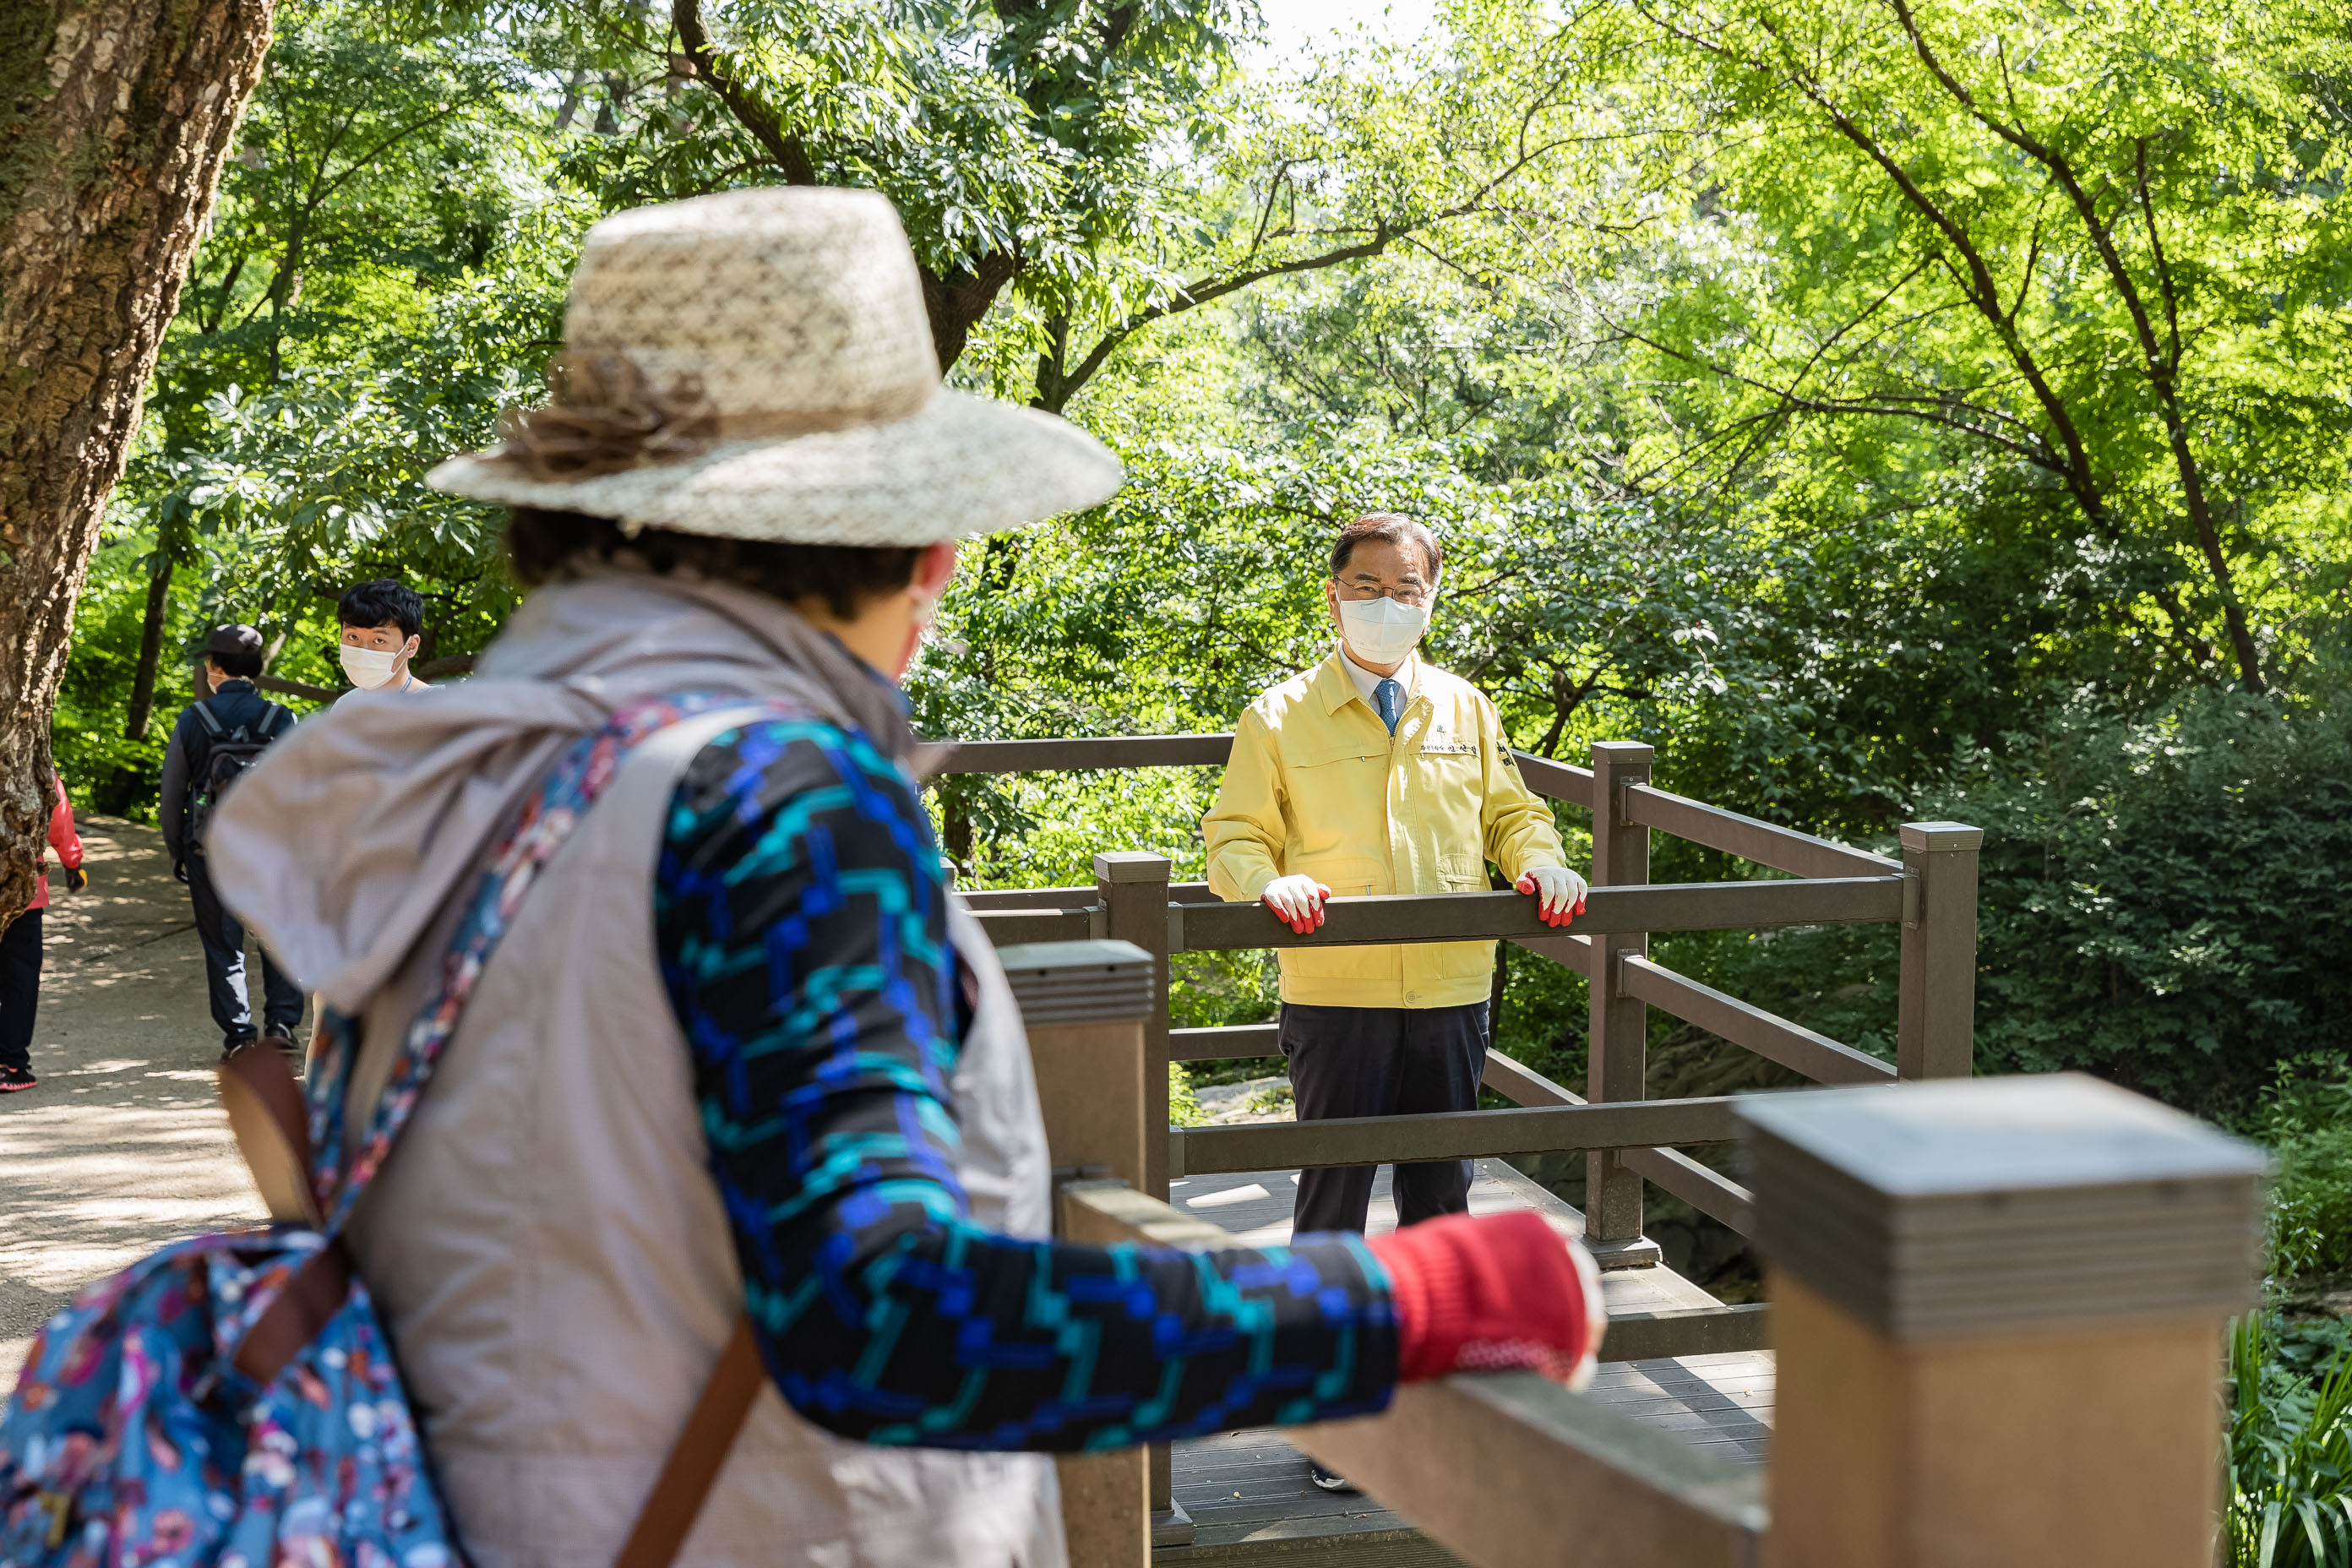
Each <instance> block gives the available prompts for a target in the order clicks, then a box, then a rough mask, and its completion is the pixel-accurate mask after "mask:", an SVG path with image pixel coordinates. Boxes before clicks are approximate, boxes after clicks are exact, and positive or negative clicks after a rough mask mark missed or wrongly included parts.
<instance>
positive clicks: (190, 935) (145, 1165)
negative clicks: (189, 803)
mask: <svg viewBox="0 0 2352 1568" xmlns="http://www.w3.org/2000/svg"><path fill="white" fill-rule="evenodd" d="M79 820H80V824H81V835H82V843H83V845H84V846H85V847H87V849H88V851H89V861H88V865H89V889H87V890H85V891H83V892H80V893H67V892H64V891H63V890H62V882H60V883H59V884H58V888H59V891H58V898H57V901H56V902H54V903H53V904H51V905H50V907H49V910H48V914H47V932H46V948H47V953H46V959H45V963H46V968H45V972H44V973H43V976H42V983H41V1008H40V1014H39V1026H38V1028H37V1030H36V1032H35V1034H34V1036H33V1070H34V1072H35V1073H37V1075H38V1076H39V1078H40V1080H41V1084H40V1087H39V1088H38V1089H30V1090H28V1091H26V1092H25V1093H23V1094H12V1095H9V1096H7V1097H5V1099H0V1389H6V1388H11V1387H14V1386H15V1384H16V1368H17V1364H18V1363H20V1362H21V1361H22V1360H23V1358H24V1354H25V1350H26V1342H27V1340H28V1339H29V1338H30V1336H31V1335H32V1333H33V1331H34V1330H35V1329H37V1328H38V1327H39V1326H40V1323H41V1321H42V1320H43V1319H44V1318H46V1317H47V1316H48V1314H49V1313H51V1312H52V1311H54V1310H57V1308H58V1306H59V1305H61V1304H62V1303H63V1302H64V1300H66V1298H67V1297H68V1295H69V1294H71V1293H72V1292H73V1291H74V1290H76V1289H79V1288H80V1287H81V1286H83V1285H86V1284H88V1283H89V1281H91V1280H93V1279H98V1278H100V1277H101V1276H103V1275H105V1274H108V1273H110V1272H112V1271H113V1270H114V1269H117V1268H121V1267H122V1266H123V1265H124V1264H126V1263H129V1262H131V1261H132V1260H133V1259H135V1258H139V1257H141V1256H142V1254H145V1253H147V1252H150V1251H152V1250H153V1249H154V1248H155V1247H159V1246H161V1245H163V1243H164V1242H166V1241H170V1240H172V1239H173V1238H174V1237H182V1236H186V1235H188V1234H190V1233H191V1232H194V1231H200V1230H214V1229H218V1228H221V1227H223V1226H230V1225H238V1224H244V1223H247V1222H250V1221H252V1220H255V1219H257V1218H259V1217H260V1213H261V1209H260V1205H259V1203H258V1201H257V1199H256V1198H255V1196H254V1193H253V1187H252V1184H251V1183H249V1182H248V1181H247V1179H246V1174H245V1166H244V1163H243V1162H241V1161H240V1160H239V1159H238V1158H237V1154H236V1147H235V1145H233V1144H232V1143H231V1142H229V1136H228V1124H227V1122H226V1121H225V1120H224V1119H223V1117H222V1115H221V1111H220V1108H219V1105H218V1102H217V1101H216V1100H215V1099H214V1096H213V1064H214V1063H215V1062H216V1061H217V1060H218V1059H219V1058H220V1037H219V1035H218V1033H217V1032H216V1031H215V1029H214V1027H213V1024H212V1019H211V1017H210V1016H208V1014H207V1012H206V1010H205V976H204V957H203V953H202V951H201V950H200V949H199V948H198V947H197V945H196V933H195V928H194V922H193V921H192V920H191V919H190V917H189V913H188V894H187V889H184V888H183V887H181V886H180V884H179V883H177V882H175V881H173V879H172V868H171V862H170V860H169V859H168V858H165V856H164V854H163V839H162V837H161V836H160V835H158V834H157V833H156V832H155V830H154V829H153V828H151V827H140V826H133V825H132V824H131V823H127V822H122V821H120V820H118V819H116V818H113V817H104V816H90V815H88V814H83V815H82V816H80V818H79ZM247 968H248V970H250V969H251V968H252V965H251V963H247ZM256 988H257V989H258V983H257V984H256Z"/></svg>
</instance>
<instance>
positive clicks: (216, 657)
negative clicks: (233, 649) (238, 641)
mask: <svg viewBox="0 0 2352 1568" xmlns="http://www.w3.org/2000/svg"><path fill="white" fill-rule="evenodd" d="M205 658H208V659H211V660H212V661H213V662H214V663H215V664H216V665H219V666H220V667H221V672H222V673H223V674H225V675H228V676H232V677H234V678H235V679H238V680H251V679H254V678H255V677H257V676H258V675H259V674H260V673H261V655H260V654H259V653H258V652H254V653H208V654H206V655H205Z"/></svg>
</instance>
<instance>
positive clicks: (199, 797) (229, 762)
mask: <svg viewBox="0 0 2352 1568" xmlns="http://www.w3.org/2000/svg"><path fill="white" fill-rule="evenodd" d="M195 712H196V719H197V721H198V722H200V723H202V724H203V725H204V727H205V734H206V735H207V736H209V737H210V740H209V741H208V742H207V743H206V744H205V761H204V765H203V766H202V767H200V768H198V769H197V770H196V783H195V787H194V789H192V790H190V791H189V792H188V843H189V846H190V847H193V848H194V850H195V851H196V853H198V854H200V855H201V854H203V853H204V843H205V824H207V823H209V822H210V821H211V820H212V816H213V808H214V807H215V806H216V805H219V804H220V800H221V796H222V795H226V794H227V793H228V786H229V785H231V784H235V783H236V781H237V780H238V778H240V777H241V776H243V774H244V773H245V770H246V769H247V768H249V767H251V766H252V765H253V760H254V759H255V758H256V757H257V756H259V755H261V752H262V748H263V747H265V746H267V745H268V744H269V742H272V741H274V740H276V739H278V736H280V735H282V734H284V733H285V732H286V726H287V725H289V724H290V723H292V722H293V721H294V715H293V714H292V713H291V712H289V710H286V709H284V708H280V707H279V706H278V704H277V703H275V702H271V703H268V704H266V705H265V706H264V707H263V709H262V710H261V717H260V718H258V719H257V720H254V721H251V722H250V723H246V724H239V725H238V726H237V727H236V729H234V730H231V729H228V728H226V727H225V726H224V725H223V724H222V723H221V721H220V716H219V715H218V714H216V713H215V712H214V711H213V708H212V704H211V703H209V702H199V703H197V704H196V708H195Z"/></svg>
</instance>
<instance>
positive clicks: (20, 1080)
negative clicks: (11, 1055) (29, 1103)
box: [0, 1068, 41, 1094]
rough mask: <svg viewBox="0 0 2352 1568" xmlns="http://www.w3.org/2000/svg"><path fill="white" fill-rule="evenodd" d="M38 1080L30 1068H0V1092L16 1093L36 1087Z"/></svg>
mask: <svg viewBox="0 0 2352 1568" xmlns="http://www.w3.org/2000/svg"><path fill="white" fill-rule="evenodd" d="M40 1081H41V1080H40V1079H37V1078H35V1077H34V1076H33V1069H32V1068H0V1094H18V1093H21V1092H23V1091H24V1090H26V1089H33V1088H37V1086H38V1085H39V1084H40Z"/></svg>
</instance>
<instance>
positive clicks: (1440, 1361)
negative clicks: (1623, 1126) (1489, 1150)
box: [1370, 1209, 1609, 1388]
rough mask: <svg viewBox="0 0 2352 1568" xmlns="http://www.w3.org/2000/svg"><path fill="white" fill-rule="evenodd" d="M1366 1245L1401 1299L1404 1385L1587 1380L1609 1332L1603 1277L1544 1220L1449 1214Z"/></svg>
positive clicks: (1524, 1215)
mask: <svg viewBox="0 0 2352 1568" xmlns="http://www.w3.org/2000/svg"><path fill="white" fill-rule="evenodd" d="M1370 1246H1371V1249H1372V1253H1373V1255H1374V1256H1375V1257H1377V1258H1379V1259H1380V1260H1381V1267H1382V1268H1386V1269H1387V1270H1388V1274H1389V1281H1390V1286H1391V1289H1392V1291H1393V1293H1394V1296H1395V1300H1396V1313H1397V1381H1398V1382H1399V1383H1414V1382H1418V1381H1419V1380H1421V1379H1423V1378H1429V1377H1443V1376H1444V1375H1445V1374H1446V1373H1449V1372H1510V1371H1528V1372H1539V1373H1543V1374H1544V1376H1546V1377H1548V1378H1550V1379H1551V1380H1552V1381H1553V1382H1555V1383H1564V1384H1568V1385H1569V1386H1570V1388H1581V1387H1583V1386H1584V1384H1586V1383H1588V1382H1590V1381H1591V1377H1592V1371H1593V1367H1594V1364H1595V1363H1594V1356H1595V1355H1596V1354H1597V1352H1599V1351H1600V1349H1601V1334H1602V1333H1603V1332H1605V1331H1607V1329H1608V1327H1609V1312H1608V1309H1607V1308H1605V1307H1603V1306H1602V1305H1601V1270H1600V1268H1598V1267H1596V1266H1595V1265H1594V1263H1593V1261H1592V1257H1591V1254H1590V1253H1588V1252H1586V1251H1585V1250H1584V1248H1583V1247H1581V1246H1580V1245H1579V1244H1578V1243H1576V1242H1574V1241H1571V1240H1570V1239H1569V1238H1568V1237H1563V1236H1560V1235H1558V1234H1557V1233H1555V1232H1554V1231H1553V1230H1552V1228H1551V1226H1548V1225H1546V1224H1545V1223H1544V1222H1543V1220H1542V1218H1541V1217H1540V1216H1538V1215H1536V1214H1534V1213H1532V1212H1530V1211H1528V1210H1526V1209H1520V1210H1517V1211H1516V1212H1513V1213H1510V1214H1499V1215H1489V1216H1487V1217H1486V1218H1483V1219H1473V1218H1471V1217H1470V1216H1469V1215H1445V1216H1444V1217H1443V1218H1439V1219H1431V1220H1423V1222H1422V1223H1421V1224H1419V1225H1414V1226H1405V1227H1404V1228H1403V1229H1402V1230H1398V1231H1392V1232H1391V1233H1390V1234H1389V1235H1387V1236H1381V1237H1373V1238H1372V1240H1371V1243H1370Z"/></svg>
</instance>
